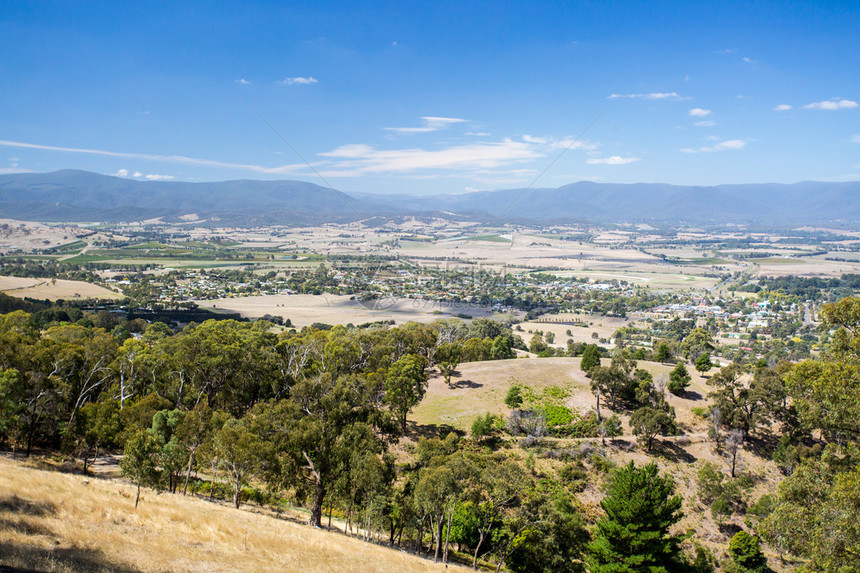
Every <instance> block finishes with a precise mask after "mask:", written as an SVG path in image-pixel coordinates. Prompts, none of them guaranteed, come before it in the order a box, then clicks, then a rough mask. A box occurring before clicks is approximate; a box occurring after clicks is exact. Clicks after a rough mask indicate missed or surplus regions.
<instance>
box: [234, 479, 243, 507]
mask: <svg viewBox="0 0 860 573" xmlns="http://www.w3.org/2000/svg"><path fill="white" fill-rule="evenodd" d="M241 491H242V478H241V477H237V478H236V484H235V485H234V486H233V504H234V505H235V506H236V509H239V493H240V492H241Z"/></svg>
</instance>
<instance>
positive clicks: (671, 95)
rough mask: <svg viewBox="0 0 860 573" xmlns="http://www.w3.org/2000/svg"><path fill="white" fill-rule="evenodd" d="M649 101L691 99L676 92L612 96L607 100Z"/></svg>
mask: <svg viewBox="0 0 860 573" xmlns="http://www.w3.org/2000/svg"><path fill="white" fill-rule="evenodd" d="M620 98H629V99H648V100H668V101H683V100H688V99H690V98H689V97H687V96H682V95H678V94H677V93H675V92H668V93H663V92H652V93H647V94H612V95H610V96H609V97H608V98H607V99H620Z"/></svg>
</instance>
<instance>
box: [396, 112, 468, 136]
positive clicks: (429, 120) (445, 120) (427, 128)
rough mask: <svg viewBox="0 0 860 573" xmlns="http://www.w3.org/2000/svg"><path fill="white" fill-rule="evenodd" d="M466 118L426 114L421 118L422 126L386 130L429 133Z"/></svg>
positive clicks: (461, 121)
mask: <svg viewBox="0 0 860 573" xmlns="http://www.w3.org/2000/svg"><path fill="white" fill-rule="evenodd" d="M465 121H466V120H465V119H460V118H457V117H434V116H426V117H422V118H421V122H422V123H423V124H424V125H422V126H420V127H386V128H385V131H393V132H394V133H402V134H408V133H428V132H431V131H439V130H440V129H444V128H446V127H448V126H449V125H452V124H455V123H463V122H465Z"/></svg>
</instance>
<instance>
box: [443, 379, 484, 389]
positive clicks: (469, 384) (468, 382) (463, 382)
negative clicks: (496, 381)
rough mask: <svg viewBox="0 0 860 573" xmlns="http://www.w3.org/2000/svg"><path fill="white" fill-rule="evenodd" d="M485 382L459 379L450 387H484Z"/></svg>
mask: <svg viewBox="0 0 860 573" xmlns="http://www.w3.org/2000/svg"><path fill="white" fill-rule="evenodd" d="M483 387H484V385H483V384H479V383H478V382H472V381H471V380H457V381H456V382H454V383H452V384H451V386H450V388H452V389H456V388H483Z"/></svg>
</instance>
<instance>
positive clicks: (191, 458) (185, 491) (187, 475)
mask: <svg viewBox="0 0 860 573" xmlns="http://www.w3.org/2000/svg"><path fill="white" fill-rule="evenodd" d="M193 464H194V452H191V455H189V456H188V471H187V472H185V487H183V488H182V495H188V480H189V479H191V466H192V465H193Z"/></svg>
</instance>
